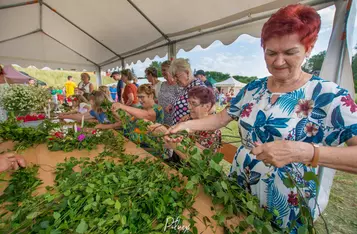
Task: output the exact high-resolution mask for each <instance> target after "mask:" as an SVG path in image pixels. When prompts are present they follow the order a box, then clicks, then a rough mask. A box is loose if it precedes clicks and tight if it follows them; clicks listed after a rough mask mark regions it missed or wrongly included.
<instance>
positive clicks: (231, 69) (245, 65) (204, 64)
mask: <svg viewBox="0 0 357 234" xmlns="http://www.w3.org/2000/svg"><path fill="white" fill-rule="evenodd" d="M265 67H266V66H265V62H264V58H263V57H260V56H259V57H258V56H256V55H255V57H253V56H242V55H236V54H232V53H216V54H214V55H213V56H210V57H202V58H200V60H199V62H198V63H197V64H193V69H203V70H206V71H219V72H223V73H228V74H230V75H245V76H258V77H262V76H265V75H267V74H268V73H267V70H266V68H265Z"/></svg>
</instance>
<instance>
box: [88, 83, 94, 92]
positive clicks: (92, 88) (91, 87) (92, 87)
mask: <svg viewBox="0 0 357 234" xmlns="http://www.w3.org/2000/svg"><path fill="white" fill-rule="evenodd" d="M93 90H94V85H93V84H92V83H91V84H90V85H89V92H93Z"/></svg>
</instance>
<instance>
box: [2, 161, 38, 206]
mask: <svg viewBox="0 0 357 234" xmlns="http://www.w3.org/2000/svg"><path fill="white" fill-rule="evenodd" d="M38 168H39V166H36V165H35V166H28V167H26V168H21V169H19V170H18V171H17V172H16V173H14V174H13V175H12V177H11V179H10V180H9V181H8V182H9V185H8V186H7V187H6V189H5V190H4V192H3V194H2V195H1V196H0V204H6V203H7V205H6V209H7V210H9V211H13V210H15V209H16V208H18V203H19V202H21V201H23V200H26V199H29V198H30V197H31V195H32V192H34V191H35V190H36V188H37V187H38V186H39V185H40V184H42V181H41V180H39V179H38V178H37V177H36V176H37V173H38ZM4 181H5V180H3V182H4Z"/></svg>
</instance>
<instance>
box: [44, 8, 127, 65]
mask: <svg viewBox="0 0 357 234" xmlns="http://www.w3.org/2000/svg"><path fill="white" fill-rule="evenodd" d="M43 5H45V6H46V7H47V8H49V9H50V10H51V11H53V12H54V13H56V14H57V15H59V16H60V17H62V18H63V19H64V20H66V21H67V22H68V23H70V24H71V25H73V26H74V27H75V28H77V29H78V30H80V31H81V32H83V33H84V34H86V35H87V36H88V37H90V38H91V39H93V40H94V41H95V42H97V43H98V44H99V45H101V46H103V47H104V48H106V49H107V50H109V51H110V52H111V53H113V54H114V55H115V56H117V57H118V58H119V59H122V56H121V55H119V54H117V53H116V52H115V51H114V50H112V49H110V48H109V47H108V46H106V45H104V44H103V43H102V42H100V41H99V40H98V39H96V38H95V37H93V36H92V35H90V34H89V33H87V32H86V31H84V30H83V29H82V28H80V27H79V26H78V25H76V24H75V23H73V22H72V21H70V20H69V19H67V18H66V17H65V16H64V15H62V14H61V13H59V12H58V11H56V10H55V9H54V8H52V7H51V6H50V5H48V4H47V3H46V2H43Z"/></svg>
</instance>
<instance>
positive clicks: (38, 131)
mask: <svg viewBox="0 0 357 234" xmlns="http://www.w3.org/2000/svg"><path fill="white" fill-rule="evenodd" d="M55 127H59V124H57V123H52V122H50V121H48V120H45V121H44V122H43V123H41V124H40V125H39V126H38V127H36V128H32V127H26V128H24V127H20V126H19V123H18V122H17V121H16V119H15V118H14V117H10V118H9V119H8V120H7V121H5V122H2V123H0V139H2V140H4V141H8V140H11V141H15V142H17V145H16V147H15V150H16V151H21V150H24V149H26V148H29V147H31V146H34V145H37V144H42V143H44V142H46V138H47V136H48V132H49V131H50V130H51V129H53V128H55Z"/></svg>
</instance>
